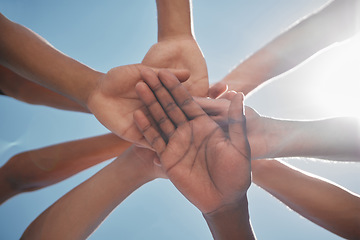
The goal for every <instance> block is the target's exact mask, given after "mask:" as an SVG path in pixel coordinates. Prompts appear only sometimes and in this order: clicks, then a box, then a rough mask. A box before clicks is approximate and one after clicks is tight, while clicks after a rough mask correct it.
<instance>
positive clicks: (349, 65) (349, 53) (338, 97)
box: [309, 34, 360, 118]
mask: <svg viewBox="0 0 360 240" xmlns="http://www.w3.org/2000/svg"><path fill="white" fill-rule="evenodd" d="M315 59H316V60H315ZM313 60H315V61H314V62H313V68H312V76H314V79H313V81H312V83H311V86H310V87H309V91H310V101H312V102H314V103H315V102H316V105H317V104H319V107H321V108H322V110H323V111H326V112H327V114H329V115H332V116H355V117H359V118H360V34H358V35H357V36H355V37H353V38H352V39H350V40H348V41H346V42H344V43H341V44H337V45H335V46H333V47H332V48H331V49H328V51H324V52H323V53H320V54H318V55H317V56H316V57H314V58H313Z"/></svg>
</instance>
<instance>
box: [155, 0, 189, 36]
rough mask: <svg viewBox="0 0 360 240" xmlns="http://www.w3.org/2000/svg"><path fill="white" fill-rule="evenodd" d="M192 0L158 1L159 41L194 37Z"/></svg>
mask: <svg viewBox="0 0 360 240" xmlns="http://www.w3.org/2000/svg"><path fill="white" fill-rule="evenodd" d="M190 1H191V0H156V5H157V12H158V41H161V40H164V39H168V38H177V37H181V36H193V32H192V14H191V4H190Z"/></svg>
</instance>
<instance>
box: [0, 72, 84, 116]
mask: <svg viewBox="0 0 360 240" xmlns="http://www.w3.org/2000/svg"><path fill="white" fill-rule="evenodd" d="M0 90H1V91H2V92H3V93H4V94H5V95H6V96H9V97H12V98H15V99H17V100H19V101H22V102H26V103H29V104H35V105H45V106H48V107H53V108H58V109H62V110H70V111H76V112H86V113H89V110H88V109H86V108H84V107H83V106H81V105H80V104H78V103H77V102H75V101H72V100H71V99H69V98H67V97H64V96H63V95H61V94H59V93H57V92H54V91H51V90H50V89H48V88H45V87H43V86H41V85H39V84H37V83H34V82H32V81H29V80H28V79H26V78H24V77H22V76H20V75H18V74H16V73H14V72H13V71H11V70H10V69H8V68H6V67H3V66H1V65H0Z"/></svg>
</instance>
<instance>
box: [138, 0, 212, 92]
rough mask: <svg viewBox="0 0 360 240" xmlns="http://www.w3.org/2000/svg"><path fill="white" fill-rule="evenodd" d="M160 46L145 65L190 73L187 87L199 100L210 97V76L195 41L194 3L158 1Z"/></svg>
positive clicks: (153, 51)
mask: <svg viewBox="0 0 360 240" xmlns="http://www.w3.org/2000/svg"><path fill="white" fill-rule="evenodd" d="M156 5H157V12H158V42H157V43H156V44H154V45H153V46H152V47H151V48H150V50H149V51H148V52H147V54H146V55H145V57H144V59H143V61H142V63H143V64H145V65H147V66H150V67H157V68H183V69H188V70H189V71H190V73H191V76H190V78H189V80H188V81H186V82H185V83H184V85H185V87H186V88H187V89H188V90H189V91H190V93H191V94H192V95H195V96H207V93H208V87H209V83H208V72H207V67H206V62H205V59H204V56H203V55H202V52H201V50H200V48H199V46H198V44H197V42H196V40H195V36H194V31H193V25H192V14H191V0H157V1H156Z"/></svg>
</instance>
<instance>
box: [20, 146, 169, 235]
mask: <svg viewBox="0 0 360 240" xmlns="http://www.w3.org/2000/svg"><path fill="white" fill-rule="evenodd" d="M153 157H154V153H153V152H151V151H149V150H146V149H140V148H136V147H132V148H130V149H129V150H128V151H126V152H125V153H124V154H123V155H121V156H120V157H118V158H117V159H116V160H114V161H113V162H112V163H110V164H109V165H108V166H106V167H105V168H103V169H102V170H101V171H99V172H98V173H97V174H95V175H94V176H93V177H91V178H90V179H88V180H87V181H85V182H84V183H82V184H80V185H79V186H78V187H76V188H74V189H73V190H72V191H70V192H69V193H67V194H66V195H64V196H63V197H62V198H60V199H59V200H58V201H57V202H55V203H54V204H53V205H52V206H50V207H49V208H48V209H47V210H46V211H44V212H43V213H42V214H41V215H40V216H39V217H37V218H36V219H35V220H34V221H33V222H32V223H31V224H30V226H29V227H28V228H27V229H26V231H25V232H24V234H23V236H22V238H21V239H86V238H87V237H88V236H90V234H91V233H92V232H93V231H94V230H95V229H96V228H97V227H98V226H99V225H100V223H101V222H102V221H103V220H104V219H105V218H106V217H107V216H108V215H109V214H110V213H111V211H112V210H113V209H114V208H115V207H116V206H118V205H119V204H120V203H121V202H122V201H123V200H125V199H126V198H127V197H128V196H129V195H130V194H131V193H132V192H133V191H135V190H136V189H137V188H139V187H140V186H142V185H143V184H145V183H147V182H149V181H151V180H153V179H155V178H157V177H161V176H162V173H161V171H160V168H159V167H157V166H155V165H154V164H153V161H152V159H153Z"/></svg>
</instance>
